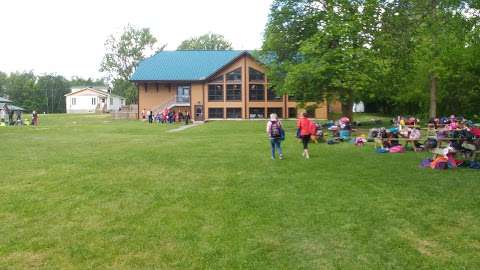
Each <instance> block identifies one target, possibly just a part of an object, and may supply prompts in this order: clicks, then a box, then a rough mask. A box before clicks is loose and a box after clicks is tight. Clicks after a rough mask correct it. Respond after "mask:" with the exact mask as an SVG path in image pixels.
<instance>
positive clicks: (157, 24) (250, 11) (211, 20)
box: [0, 0, 271, 78]
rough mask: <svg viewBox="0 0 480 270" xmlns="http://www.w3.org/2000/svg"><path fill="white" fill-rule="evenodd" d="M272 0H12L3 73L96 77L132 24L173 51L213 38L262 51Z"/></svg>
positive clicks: (6, 12) (1, 42)
mask: <svg viewBox="0 0 480 270" xmlns="http://www.w3.org/2000/svg"><path fill="white" fill-rule="evenodd" d="M270 5H271V0H241V1H240V0H203V1H199V0H168V1H161V0H158V1H154V0H136V1H126V0H117V1H115V0H82V1H80V0H75V1H74V0H70V1H68V0H63V1H61V0H42V1H36V0H7V1H2V3H1V4H0V35H1V36H0V71H4V72H13V71H25V70H33V71H34V72H36V73H57V74H61V75H64V76H67V77H70V76H73V75H79V76H83V77H96V78H99V77H101V76H102V74H101V73H99V72H98V69H99V65H100V61H101V59H102V56H103V54H104V41H105V40H106V39H107V37H108V36H109V35H110V34H112V33H115V32H120V31H121V30H122V28H123V26H125V25H126V24H128V23H131V24H133V25H135V26H139V27H150V29H151V31H152V32H153V34H154V35H155V36H156V37H157V38H158V40H159V41H160V43H162V44H164V43H167V44H168V46H167V49H169V50H174V49H176V47H177V46H178V45H179V44H180V42H181V41H183V40H185V39H187V38H190V37H192V36H198V35H202V34H205V33H207V32H214V33H219V34H223V35H224V36H225V37H226V38H227V39H228V40H230V41H231V42H232V43H233V46H234V48H235V49H256V48H259V47H260V46H261V43H262V36H263V31H264V26H265V24H266V22H267V16H268V12H269V7H270Z"/></svg>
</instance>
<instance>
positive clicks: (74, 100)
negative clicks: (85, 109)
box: [72, 97, 77, 105]
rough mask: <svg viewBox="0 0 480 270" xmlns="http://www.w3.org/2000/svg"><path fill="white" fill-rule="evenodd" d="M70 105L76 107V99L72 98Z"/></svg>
mask: <svg viewBox="0 0 480 270" xmlns="http://www.w3.org/2000/svg"><path fill="white" fill-rule="evenodd" d="M72 105H77V99H76V98H74V97H72Z"/></svg>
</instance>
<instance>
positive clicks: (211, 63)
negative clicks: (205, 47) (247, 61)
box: [130, 51, 248, 81]
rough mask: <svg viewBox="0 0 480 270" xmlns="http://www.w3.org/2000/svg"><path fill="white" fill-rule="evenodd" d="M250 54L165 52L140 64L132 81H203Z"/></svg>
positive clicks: (235, 52)
mask: <svg viewBox="0 0 480 270" xmlns="http://www.w3.org/2000/svg"><path fill="white" fill-rule="evenodd" d="M244 53H248V52H247V51H162V52H159V53H157V54H155V55H153V56H152V57H149V58H147V59H145V60H143V61H142V62H140V64H139V65H138V67H137V69H136V70H135V72H134V73H133V75H132V77H131V78H130V80H132V81H202V80H205V79H206V78H207V77H209V76H211V75H213V74H214V73H215V72H217V71H218V70H220V69H221V68H223V67H225V66H226V65H228V64H229V63H231V62H232V61H233V60H235V59H236V58H238V57H239V56H241V55H242V54H244Z"/></svg>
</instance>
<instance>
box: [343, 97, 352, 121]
mask: <svg viewBox="0 0 480 270" xmlns="http://www.w3.org/2000/svg"><path fill="white" fill-rule="evenodd" d="M352 109H353V99H352V98H351V97H348V98H347V99H346V100H343V101H342V116H346V117H348V118H350V121H353V113H352Z"/></svg>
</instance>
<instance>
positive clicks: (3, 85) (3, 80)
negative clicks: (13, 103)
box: [0, 71, 8, 97]
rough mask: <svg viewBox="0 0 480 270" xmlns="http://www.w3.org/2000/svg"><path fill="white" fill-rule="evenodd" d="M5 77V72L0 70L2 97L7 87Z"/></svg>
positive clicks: (0, 91) (0, 93)
mask: <svg viewBox="0 0 480 270" xmlns="http://www.w3.org/2000/svg"><path fill="white" fill-rule="evenodd" d="M7 79H8V76H7V74H6V73H3V72H1V71H0V97H3V96H4V95H5V91H6V88H7Z"/></svg>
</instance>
